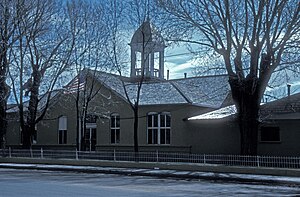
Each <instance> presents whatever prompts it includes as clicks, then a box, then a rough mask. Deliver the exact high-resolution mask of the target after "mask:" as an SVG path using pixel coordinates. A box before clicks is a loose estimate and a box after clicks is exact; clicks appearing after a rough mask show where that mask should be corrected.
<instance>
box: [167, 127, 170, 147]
mask: <svg viewBox="0 0 300 197" xmlns="http://www.w3.org/2000/svg"><path fill="white" fill-rule="evenodd" d="M170 141H171V131H170V129H166V144H170Z"/></svg>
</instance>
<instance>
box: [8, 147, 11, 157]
mask: <svg viewBox="0 0 300 197" xmlns="http://www.w3.org/2000/svg"><path fill="white" fill-rule="evenodd" d="M8 154H9V158H11V147H8Z"/></svg>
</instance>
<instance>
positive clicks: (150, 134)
mask: <svg viewBox="0 0 300 197" xmlns="http://www.w3.org/2000/svg"><path fill="white" fill-rule="evenodd" d="M148 144H152V129H148Z"/></svg>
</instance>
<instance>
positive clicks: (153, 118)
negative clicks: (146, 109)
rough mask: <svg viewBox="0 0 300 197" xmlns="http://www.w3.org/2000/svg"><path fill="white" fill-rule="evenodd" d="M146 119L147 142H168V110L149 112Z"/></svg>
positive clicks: (169, 124)
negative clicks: (159, 112)
mask: <svg viewBox="0 0 300 197" xmlns="http://www.w3.org/2000/svg"><path fill="white" fill-rule="evenodd" d="M147 119H148V121H147V122H148V123H147V125H148V128H147V130H148V140H147V141H148V144H170V139H171V115H170V113H168V112H163V113H161V114H158V113H149V114H148V116H147Z"/></svg>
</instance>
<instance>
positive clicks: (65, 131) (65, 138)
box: [64, 130, 67, 144]
mask: <svg viewBox="0 0 300 197" xmlns="http://www.w3.org/2000/svg"><path fill="white" fill-rule="evenodd" d="M64 144H67V130H64Z"/></svg>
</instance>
